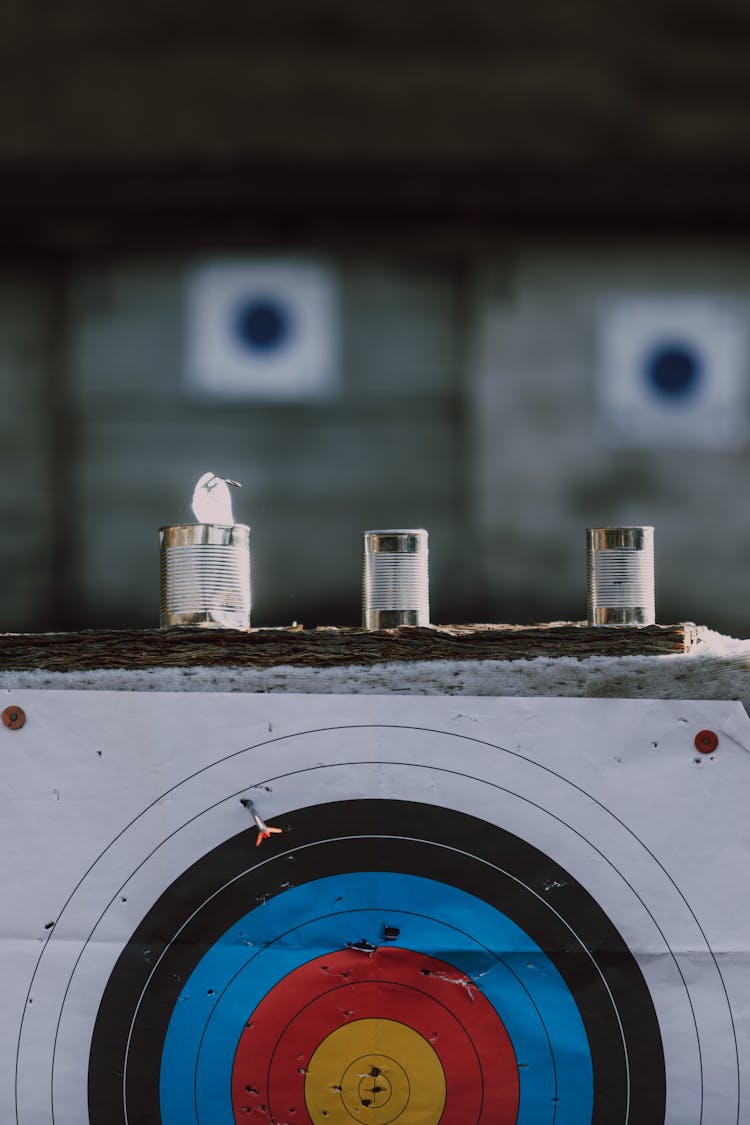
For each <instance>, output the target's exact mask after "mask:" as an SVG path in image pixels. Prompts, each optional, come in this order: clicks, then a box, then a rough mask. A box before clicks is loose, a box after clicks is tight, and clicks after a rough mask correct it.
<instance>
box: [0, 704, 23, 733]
mask: <svg viewBox="0 0 750 1125" xmlns="http://www.w3.org/2000/svg"><path fill="white" fill-rule="evenodd" d="M3 722H4V723H5V725H6V727H9V728H10V729H11V730H20V729H21V727H22V726H23V724H24V723H25V722H26V712H25V711H24V709H23V707H14V706H13V705H12V704H11V706H10V707H6V708H5V710H4V711H3Z"/></svg>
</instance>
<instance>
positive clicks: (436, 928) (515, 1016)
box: [160, 871, 593, 1125]
mask: <svg viewBox="0 0 750 1125" xmlns="http://www.w3.org/2000/svg"><path fill="white" fill-rule="evenodd" d="M385 926H387V927H389V929H390V930H391V931H394V930H398V931H399V934H398V939H397V940H396V941H395V942H389V946H390V947H401V948H404V949H408V950H411V951H414V952H419V951H421V952H424V953H425V954H430V955H431V956H438V957H440V958H441V959H443V960H444V961H446V962H448V963H450V964H452V965H455V967H456V968H457V969H459V970H460V971H461V972H463V973H465V974H466V975H467V976H469V977H470V978H471V979H472V980H475V981H476V982H477V988H478V989H481V991H482V993H483V994H484V996H485V997H486V998H487V1000H489V1001H490V1003H491V1004H492V1005H493V1006H494V1008H495V1010H496V1011H497V1013H498V1015H499V1016H500V1018H501V1020H502V1022H503V1024H504V1025H505V1027H506V1029H507V1031H508V1034H509V1036H510V1039H511V1042H512V1044H513V1049H514V1051H515V1054H516V1058H517V1059H518V1061H519V1080H520V1105H519V1114H518V1125H540V1123H541V1122H551V1121H552V1120H554V1122H555V1125H582V1123H584V1122H586V1121H590V1120H591V1115H592V1106H593V1066H592V1060H591V1052H590V1048H589V1043H588V1039H587V1036H586V1031H585V1028H584V1025H583V1021H582V1018H581V1015H580V1013H579V1011H578V1007H577V1005H576V1003H575V1000H574V998H573V996H572V994H571V992H570V990H569V988H568V986H567V984H566V983H565V981H564V980H563V978H562V976H561V975H560V973H559V972H558V970H557V968H556V967H555V966H554V964H553V963H552V961H551V960H550V959H549V957H548V956H547V955H546V954H545V953H544V952H543V951H542V950H541V948H540V947H539V946H538V945H537V944H536V943H535V942H534V941H533V940H532V939H531V938H530V937H529V935H528V934H526V933H525V932H524V930H523V929H522V928H521V927H520V926H518V925H517V924H516V923H515V922H513V921H512V920H511V919H510V918H508V917H507V916H506V915H504V914H503V913H501V912H500V911H499V910H497V909H495V907H493V906H491V905H489V904H488V903H486V902H484V901H482V900H481V899H479V898H477V897H476V896H474V895H472V894H470V893H468V892H466V891H463V890H461V889H459V888H457V887H453V886H449V885H447V884H446V883H443V882H438V881H436V880H433V879H429V878H425V877H422V876H416V875H404V874H400V873H395V872H370V871H365V872H354V873H350V874H342V875H336V876H328V877H324V878H321V879H316V880H312V881H310V882H307V883H305V884H303V885H301V886H298V887H293V888H291V889H289V890H287V891H285V892H283V893H282V894H279V895H277V896H276V897H274V898H272V899H270V900H268V901H267V902H265V903H263V904H262V905H260V906H258V907H256V908H255V909H254V910H251V911H249V912H248V913H247V914H246V915H245V916H244V917H242V918H240V919H239V920H238V921H237V922H236V923H235V924H234V925H233V926H231V927H230V928H229V929H228V930H227V931H226V932H225V933H224V934H223V935H222V936H221V937H220V938H219V940H217V941H216V942H215V943H214V944H213V945H212V946H211V947H210V948H209V949H208V950H207V951H206V952H205V954H204V955H203V957H202V958H201V960H200V961H199V962H198V964H197V965H196V966H195V968H194V970H193V971H192V973H191V974H190V976H189V978H188V979H187V981H186V982H185V984H184V987H183V988H182V991H181V993H180V995H179V998H178V1000H177V1003H176V1004H175V1006H174V1010H173V1013H172V1017H171V1019H170V1022H169V1026H168V1029H167V1034H166V1037H165V1040H164V1049H163V1054H162V1062H161V1079H160V1102H161V1120H162V1123H163V1125H202V1123H207V1122H210V1123H211V1125H234V1117H233V1112H232V1104H231V1096H230V1092H231V1077H232V1065H233V1056H234V1047H235V1046H236V1044H237V1043H238V1042H239V1039H240V1036H241V1034H242V1031H243V1029H244V1027H245V1025H246V1023H247V1020H248V1018H249V1017H250V1016H251V1014H252V1012H253V1010H254V1009H255V1008H256V1007H257V1005H258V1004H259V1003H260V1001H261V1000H262V999H263V998H264V997H265V996H266V995H268V994H270V993H271V992H272V990H273V987H274V985H275V984H276V983H277V982H278V981H279V980H281V979H283V978H284V977H285V976H287V975H288V974H289V973H291V972H293V971H294V970H295V969H297V968H299V967H300V966H301V965H303V964H305V963H306V962H307V961H308V960H310V958H311V957H317V956H321V955H324V954H326V953H330V952H332V951H334V950H337V949H341V948H342V935H347V934H348V935H350V939H351V941H353V942H359V941H364V942H366V943H369V944H370V945H371V946H373V947H375V946H377V945H378V944H379V943H382V941H383V933H384V927H385ZM469 1030H470V1029H469ZM553 1106H554V1107H555V1112H554V1116H551V1113H552V1110H551V1107H553Z"/></svg>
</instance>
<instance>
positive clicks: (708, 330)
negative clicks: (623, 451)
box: [598, 296, 747, 448]
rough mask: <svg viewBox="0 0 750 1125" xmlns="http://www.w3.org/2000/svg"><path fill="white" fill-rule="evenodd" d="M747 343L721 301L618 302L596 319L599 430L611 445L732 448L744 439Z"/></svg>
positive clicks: (731, 311) (631, 299)
mask: <svg viewBox="0 0 750 1125" xmlns="http://www.w3.org/2000/svg"><path fill="white" fill-rule="evenodd" d="M746 369H747V341H746V336H745V331H744V325H743V322H742V318H741V316H740V314H739V311H738V309H737V308H736V307H734V306H733V305H732V303H731V302H730V301H725V300H722V299H721V298H720V297H699V296H686V297H668V296H662V297H660V296H654V297H627V296H625V297H621V298H616V299H612V300H610V301H608V302H607V303H605V304H604V305H603V307H602V309H601V313H600V321H599V369H598V398H599V414H600V422H601V428H602V431H603V434H604V436H605V437H606V439H607V440H608V441H609V442H610V444H613V445H633V446H643V447H651V448H654V447H657V448H658V447H659V446H661V445H671V446H674V445H679V444H681V443H683V442H684V443H686V444H688V445H689V446H690V447H691V448H692V447H695V446H704V447H716V448H721V447H731V446H737V445H739V444H741V443H742V441H743V440H744V438H745V436H746V433H747V405H746V396H745V381H746Z"/></svg>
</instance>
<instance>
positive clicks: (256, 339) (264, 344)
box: [234, 296, 293, 353]
mask: <svg viewBox="0 0 750 1125" xmlns="http://www.w3.org/2000/svg"><path fill="white" fill-rule="evenodd" d="M292 330H293V322H292V317H291V315H290V313H289V309H288V308H287V306H286V305H285V304H284V303H283V302H282V301H280V300H279V299H278V298H276V297H270V296H269V297H253V298H251V299H249V300H245V301H243V302H242V303H241V304H240V305H239V306H238V307H237V308H236V310H235V312H234V332H235V335H236V337H237V340H238V342H239V343H240V345H241V347H242V348H243V349H245V350H247V351H252V352H260V353H270V352H276V351H279V349H281V348H283V347H284V345H285V344H287V343H288V341H289V339H290V337H291V335H292Z"/></svg>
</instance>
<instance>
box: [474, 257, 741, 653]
mask: <svg viewBox="0 0 750 1125" xmlns="http://www.w3.org/2000/svg"><path fill="white" fill-rule="evenodd" d="M659 292H664V293H667V294H711V293H718V294H726V295H727V296H729V297H731V298H732V300H733V301H734V302H735V303H736V304H737V305H738V307H740V308H741V309H743V308H744V309H746V310H747V313H748V324H749V325H750V262H749V261H748V257H747V254H746V252H745V251H744V248H737V249H734V250H729V249H727V248H726V247H719V246H712V245H700V244H697V245H695V244H694V245H683V246H659V245H648V244H647V243H640V244H636V245H635V246H629V247H626V246H623V245H621V244H620V245H617V244H610V245H598V246H596V245H591V246H588V247H585V246H583V247H581V246H579V247H573V248H571V247H570V246H558V247H554V246H543V245H538V246H527V247H526V248H525V249H524V250H523V252H521V253H519V254H518V255H517V256H516V258H515V261H513V262H512V263H506V264H505V266H499V265H496V266H494V267H493V266H489V267H488V268H487V269H486V270H485V272H484V276H483V280H482V282H481V284H479V286H478V290H477V298H476V302H475V308H476V322H475V323H476V333H475V341H476V350H475V352H474V355H473V358H472V360H471V364H470V377H469V390H468V395H467V400H468V402H469V404H470V410H471V412H472V425H471V435H472V438H471V442H470V447H471V449H472V451H473V453H472V457H473V479H474V483H475V489H474V492H473V496H474V503H475V507H474V513H475V518H476V534H477V542H478V555H479V558H480V559H481V567H482V578H481V584H482V588H483V591H484V597H485V599H486V602H487V605H488V607H489V612H490V613H491V614H492V615H493V616H497V617H499V618H500V619H503V620H504V619H509V620H514V621H515V620H524V619H525V615H526V614H527V613H528V612H531V613H532V614H533V613H534V612H538V611H541V612H542V613H543V615H544V616H545V617H548V616H557V615H561V616H564V617H566V618H567V617H573V618H575V617H582V616H584V615H585V546H584V528H585V527H587V526H607V525H612V524H615V525H617V524H641V523H643V524H653V525H654V526H655V528H656V533H655V541H656V593H657V615H658V619H661V620H662V621H666V620H696V621H699V622H707V623H710V624H712V625H713V626H716V627H719V628H722V629H725V630H727V631H729V632H731V631H738V632H739V634H740V635H747V632H748V630H750V595H749V592H748V580H747V559H748V557H750V512H749V511H748V505H747V499H746V487H745V485H746V482H747V481H748V480H749V479H750V448H748V446H747V445H745V446H744V447H743V448H739V449H734V450H721V449H704V448H674V447H671V448H663V449H660V448H658V447H654V448H649V449H635V450H630V449H621V448H620V449H618V448H613V447H612V446H610V445H608V444H607V442H606V441H605V440H604V438H603V436H602V434H601V432H600V429H599V426H598V424H597V417H596V405H595V400H596V393H595V374H596V368H597V363H598V355H597V317H598V310H599V308H600V304H601V302H602V301H603V300H605V299H606V298H608V297H610V296H612V295H615V294H622V293H628V294H633V295H638V294H641V295H649V294H653V293H659ZM747 376H748V379H749V380H750V372H748V373H747Z"/></svg>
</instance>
